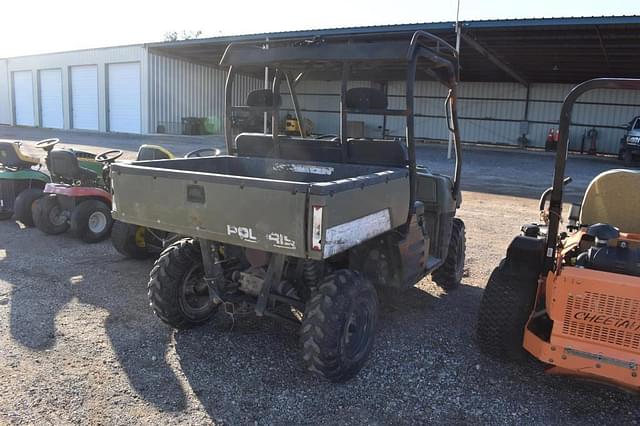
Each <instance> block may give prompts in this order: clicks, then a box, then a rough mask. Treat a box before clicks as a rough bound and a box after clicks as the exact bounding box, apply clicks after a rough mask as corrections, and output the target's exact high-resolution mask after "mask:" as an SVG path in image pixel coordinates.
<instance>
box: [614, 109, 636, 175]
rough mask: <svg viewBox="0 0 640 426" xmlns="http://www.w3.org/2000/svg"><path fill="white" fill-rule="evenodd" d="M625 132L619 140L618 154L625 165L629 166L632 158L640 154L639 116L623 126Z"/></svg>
mask: <svg viewBox="0 0 640 426" xmlns="http://www.w3.org/2000/svg"><path fill="white" fill-rule="evenodd" d="M625 130H626V133H625V135H624V136H623V137H622V139H621V140H620V152H619V154H618V156H619V157H620V159H621V160H622V161H624V165H625V166H630V165H631V164H632V163H633V160H634V159H635V158H636V157H638V156H640V116H639V117H635V118H634V119H633V120H631V121H630V122H629V124H627V125H626V126H625Z"/></svg>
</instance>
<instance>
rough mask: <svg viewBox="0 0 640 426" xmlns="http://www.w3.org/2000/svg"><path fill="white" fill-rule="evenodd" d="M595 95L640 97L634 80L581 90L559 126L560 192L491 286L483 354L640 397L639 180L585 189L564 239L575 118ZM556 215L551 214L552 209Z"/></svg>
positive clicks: (618, 173)
mask: <svg viewBox="0 0 640 426" xmlns="http://www.w3.org/2000/svg"><path fill="white" fill-rule="evenodd" d="M594 89H621V90H640V80H636V79H608V78H607V79H595V80H590V81H587V82H584V83H582V84H580V85H578V86H576V87H575V88H574V89H573V90H572V91H571V92H570V93H569V95H568V96H567V97H566V99H565V100H564V103H563V105H562V110H561V116H560V138H559V141H558V149H557V154H556V164H555V174H554V178H553V186H552V187H551V188H549V189H548V190H546V191H545V192H544V193H543V195H542V197H541V199H540V212H541V219H540V223H535V224H529V225H524V226H523V227H522V235H520V236H517V237H516V238H515V239H514V240H513V241H512V242H511V245H510V246H509V248H508V249H507V255H506V257H505V258H504V259H503V260H502V262H500V265H499V266H498V267H497V268H496V269H495V270H494V271H493V273H492V274H491V277H490V278H489V282H488V283H487V287H486V290H485V292H484V295H483V298H482V302H481V305H480V313H479V317H478V325H477V340H478V344H479V346H480V349H481V350H482V351H483V352H485V353H487V354H489V355H492V356H494V357H496V358H499V359H503V360H522V359H525V358H526V357H527V354H530V355H533V357H535V358H536V359H538V360H540V361H542V362H543V363H545V364H546V365H547V367H548V368H547V371H548V372H551V373H557V374H564V375H573V376H579V377H582V378H585V379H590V380H596V381H602V382H608V383H610V384H614V385H617V386H620V387H624V388H626V389H630V390H633V391H638V390H640V378H639V377H638V373H639V371H638V369H639V363H640V193H639V192H638V188H640V172H639V171H631V170H610V171H607V172H604V173H602V174H600V175H599V176H597V177H596V178H595V179H594V180H593V181H592V182H591V183H590V185H589V186H588V188H587V190H586V192H585V195H584V199H583V201H582V204H581V205H574V206H573V207H572V208H571V211H570V213H569V215H568V217H569V219H568V222H567V229H566V231H563V232H560V230H559V228H560V222H561V218H562V204H563V185H565V184H567V183H569V182H570V180H571V179H570V178H566V177H565V176H564V173H565V165H566V161H567V148H568V139H569V126H570V123H571V112H572V108H573V105H574V103H575V102H576V100H577V99H578V98H579V97H580V96H581V95H582V94H583V93H585V92H587V91H590V90H594ZM547 201H548V204H549V207H548V208H546V207H545V206H546V204H547Z"/></svg>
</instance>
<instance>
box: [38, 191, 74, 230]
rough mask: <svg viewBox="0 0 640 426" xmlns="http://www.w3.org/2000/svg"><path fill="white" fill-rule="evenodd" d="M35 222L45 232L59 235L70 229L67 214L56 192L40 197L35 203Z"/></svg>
mask: <svg viewBox="0 0 640 426" xmlns="http://www.w3.org/2000/svg"><path fill="white" fill-rule="evenodd" d="M33 223H34V224H35V225H36V227H37V228H38V229H39V230H41V231H42V232H44V233H45V234H50V235H57V234H62V233H63V232H66V231H67V229H69V221H68V220H67V215H66V214H65V212H64V211H63V210H62V207H61V206H60V203H59V202H58V198H57V197H56V195H55V194H48V195H45V196H44V197H42V198H40V199H38V200H37V201H36V202H35V203H34V205H33Z"/></svg>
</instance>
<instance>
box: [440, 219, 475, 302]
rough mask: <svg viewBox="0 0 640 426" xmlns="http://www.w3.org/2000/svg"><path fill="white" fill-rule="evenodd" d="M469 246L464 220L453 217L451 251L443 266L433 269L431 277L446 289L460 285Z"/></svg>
mask: <svg viewBox="0 0 640 426" xmlns="http://www.w3.org/2000/svg"><path fill="white" fill-rule="evenodd" d="M466 246H467V237H466V234H465V227H464V222H463V221H462V220H461V219H458V218H457V217H454V218H453V223H452V227H451V240H449V251H448V253H447V257H446V259H445V260H444V263H443V264H442V266H440V267H439V268H438V269H436V270H435V271H433V273H432V274H431V278H433V281H435V282H436V284H438V285H439V286H440V287H442V288H443V289H445V290H453V289H455V288H457V287H458V286H459V285H460V282H461V281H462V276H463V275H464V260H465V251H466Z"/></svg>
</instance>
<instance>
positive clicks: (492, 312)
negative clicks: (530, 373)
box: [476, 260, 538, 361]
mask: <svg viewBox="0 0 640 426" xmlns="http://www.w3.org/2000/svg"><path fill="white" fill-rule="evenodd" d="M506 269H507V268H506V267H505V261H504V260H503V261H502V262H501V263H500V266H498V267H497V268H496V269H494V270H493V272H492V273H491V276H490V277H489V281H488V282H487V286H486V288H485V290H484V294H483V295H482V301H481V302H480V312H479V314H478V323H477V329H476V337H477V340H478V346H479V347H480V350H481V351H482V352H484V353H485V354H487V355H490V356H492V357H494V358H496V359H500V360H504V361H524V360H525V359H527V357H528V356H527V352H526V351H525V349H524V348H523V347H522V343H523V339H524V330H525V327H526V325H527V321H528V319H529V316H530V315H531V312H532V311H533V308H534V304H535V301H536V294H537V290H538V275H537V274H536V273H534V272H532V273H525V274H520V275H514V274H512V273H509V272H508V271H507V270H506Z"/></svg>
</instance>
